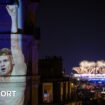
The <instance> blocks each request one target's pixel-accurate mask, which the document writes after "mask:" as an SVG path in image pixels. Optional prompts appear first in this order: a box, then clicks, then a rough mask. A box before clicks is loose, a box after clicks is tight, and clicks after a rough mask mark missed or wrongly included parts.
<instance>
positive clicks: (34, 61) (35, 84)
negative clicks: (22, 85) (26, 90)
mask: <svg viewBox="0 0 105 105" xmlns="http://www.w3.org/2000/svg"><path fill="white" fill-rule="evenodd" d="M38 87H39V76H38V41H37V40H36V41H35V40H33V46H32V105H38Z"/></svg>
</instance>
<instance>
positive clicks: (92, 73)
mask: <svg viewBox="0 0 105 105" xmlns="http://www.w3.org/2000/svg"><path fill="white" fill-rule="evenodd" d="M73 71H74V72H75V73H74V77H77V78H80V79H87V80H91V79H93V80H105V61H104V60H99V61H96V62H94V61H86V60H85V61H82V62H80V64H79V67H73Z"/></svg>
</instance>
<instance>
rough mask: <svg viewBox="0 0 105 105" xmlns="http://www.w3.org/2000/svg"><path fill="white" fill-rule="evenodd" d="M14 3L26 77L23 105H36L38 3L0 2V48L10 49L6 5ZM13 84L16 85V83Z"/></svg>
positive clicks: (8, 20)
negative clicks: (16, 9)
mask: <svg viewBox="0 0 105 105" xmlns="http://www.w3.org/2000/svg"><path fill="white" fill-rule="evenodd" d="M14 1H18V3H19V4H18V11H17V14H18V17H17V25H18V26H17V27H18V32H17V34H19V40H20V43H19V45H20V46H21V49H22V52H23V53H24V57H25V62H26V65H27V75H25V76H26V82H27V85H26V91H25V101H24V105H29V104H30V105H38V82H39V76H38V69H37V61H38V48H37V47H38V39H37V38H36V36H38V33H37V32H36V31H35V30H36V26H37V25H36V24H35V23H36V10H37V7H38V2H35V1H34V2H32V1H31V0H30V1H29V0H0V34H1V35H0V48H10V45H11V44H10V41H11V40H10V34H11V18H10V16H9V14H8V12H7V10H6V5H7V4H8V3H9V4H11V5H13V4H14ZM29 14H30V15H29ZM30 29H31V30H30ZM21 76H22V74H20V75H18V74H17V75H16V74H15V75H14V78H15V77H16V78H21ZM14 84H17V81H16V82H15V83H14ZM18 86H19V85H18ZM18 86H17V87H18ZM11 89H12V88H11ZM14 89H15V88H14ZM4 99H5V97H4ZM4 104H5V103H4ZM5 105H6V104H5ZM11 105H12V103H11Z"/></svg>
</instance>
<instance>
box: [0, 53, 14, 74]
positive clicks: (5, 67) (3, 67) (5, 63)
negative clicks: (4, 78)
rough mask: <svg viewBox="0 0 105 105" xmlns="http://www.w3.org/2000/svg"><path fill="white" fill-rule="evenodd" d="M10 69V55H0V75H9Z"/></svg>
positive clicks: (11, 64)
mask: <svg viewBox="0 0 105 105" xmlns="http://www.w3.org/2000/svg"><path fill="white" fill-rule="evenodd" d="M12 69H13V63H12V57H11V56H10V55H2V56H0V75H9V74H10V73H11V71H12Z"/></svg>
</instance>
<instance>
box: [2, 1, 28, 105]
mask: <svg viewBox="0 0 105 105" xmlns="http://www.w3.org/2000/svg"><path fill="white" fill-rule="evenodd" d="M4 1H5V0H3V2H2V1H0V3H4ZM5 2H6V1H5ZM7 3H10V2H9V1H8V2H7ZM4 4H5V3H4ZM17 9H18V6H17V5H3V6H0V10H1V11H0V17H1V18H0V24H2V25H0V29H4V30H3V31H5V28H8V27H9V28H10V31H11V32H10V33H7V34H1V35H0V105H23V103H24V91H25V88H26V70H27V67H26V62H25V56H24V54H23V50H22V49H23V48H21V46H20V43H21V41H22V38H23V35H21V36H22V38H20V34H17V30H18V27H17V26H18V25H17V23H18V22H17V16H18V15H17ZM3 16H4V18H2V17H3ZM8 18H9V22H8V21H6V22H8V23H6V22H5V21H4V20H8ZM2 19H4V20H2ZM2 21H4V22H2ZM1 22H2V23H1ZM9 24H11V25H10V26H9ZM1 27H3V28H1ZM1 31H2V30H1ZM26 43H27V42H26ZM23 47H24V46H23ZM27 50H28V49H27Z"/></svg>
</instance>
